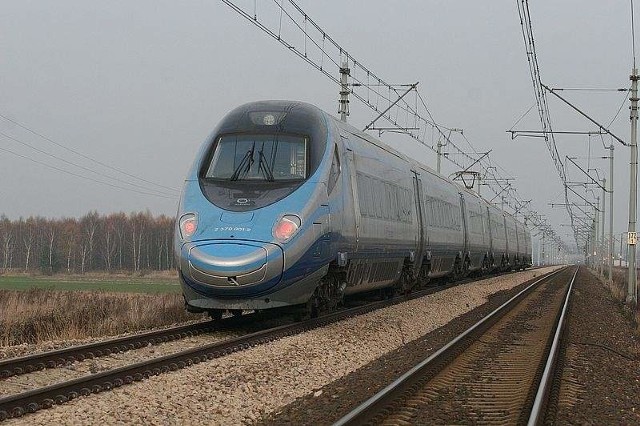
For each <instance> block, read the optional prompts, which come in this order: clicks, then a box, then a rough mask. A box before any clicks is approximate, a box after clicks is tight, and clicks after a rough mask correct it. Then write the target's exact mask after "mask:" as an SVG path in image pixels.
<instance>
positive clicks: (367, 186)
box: [364, 176, 375, 217]
mask: <svg viewBox="0 0 640 426" xmlns="http://www.w3.org/2000/svg"><path fill="white" fill-rule="evenodd" d="M364 182H365V184H364V187H365V194H364V203H365V204H366V205H367V216H368V217H375V210H374V208H373V201H372V200H371V192H372V191H371V178H370V177H369V176H365V177H364Z"/></svg>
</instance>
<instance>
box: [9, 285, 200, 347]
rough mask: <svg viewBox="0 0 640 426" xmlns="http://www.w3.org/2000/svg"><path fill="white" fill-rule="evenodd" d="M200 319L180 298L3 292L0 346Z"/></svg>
mask: <svg viewBox="0 0 640 426" xmlns="http://www.w3.org/2000/svg"><path fill="white" fill-rule="evenodd" d="M55 284H58V283H55ZM82 284H83V283H82V282H80V283H79V284H78V285H82ZM84 284H86V283H84ZM118 285H119V286H126V284H123V283H118ZM147 285H152V284H147ZM165 287H166V286H165ZM202 317H203V315H196V314H189V313H187V312H186V311H185V309H184V301H183V299H182V295H181V294H167V293H155V294H142V293H132V292H116V293H113V292H106V291H58V290H50V289H43V288H32V289H31V290H26V291H16V290H0V346H11V345H18V344H23V343H40V342H44V341H51V340H68V339H84V338H87V337H101V336H112V335H117V334H120V333H125V332H132V331H138V330H145V329H148V328H152V327H160V326H166V325H169V324H175V323H181V322H184V321H187V320H193V319H198V318H202Z"/></svg>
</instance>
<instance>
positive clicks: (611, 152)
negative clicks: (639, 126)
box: [607, 141, 614, 283]
mask: <svg viewBox="0 0 640 426" xmlns="http://www.w3.org/2000/svg"><path fill="white" fill-rule="evenodd" d="M613 243H614V241H613V141H612V142H611V145H609V250H608V252H607V258H608V259H609V282H610V283H613Z"/></svg>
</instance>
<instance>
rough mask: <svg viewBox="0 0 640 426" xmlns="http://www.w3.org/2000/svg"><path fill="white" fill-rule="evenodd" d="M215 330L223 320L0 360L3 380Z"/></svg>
mask: <svg viewBox="0 0 640 426" xmlns="http://www.w3.org/2000/svg"><path fill="white" fill-rule="evenodd" d="M214 329H220V323H217V324H216V323H214V322H212V321H206V322H200V323H196V324H188V325H180V326H175V327H171V328H167V329H164V330H154V331H147V332H144V333H139V334H134V335H131V336H123V337H117V338H114V339H109V340H102V341H99V342H94V343H87V344H85V345H79V346H71V347H68V348H63V349H56V350H53V351H47V352H40V353H36V354H29V355H24V356H20V357H15V358H9V359H4V360H2V361H0V379H4V378H7V377H11V376H17V375H21V374H27V373H31V372H33V371H37V370H44V369H45V368H55V367H59V366H62V365H65V364H66V363H68V362H75V361H83V360H85V359H89V358H96V357H100V356H103V355H109V354H111V353H115V352H125V351H129V350H132V349H137V348H141V347H143V346H147V345H155V344H158V343H163V342H168V341H171V340H177V339H182V338H185V337H190V336H195V335H198V334H201V333H203V332H207V331H212V330H214Z"/></svg>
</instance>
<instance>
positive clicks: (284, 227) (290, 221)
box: [273, 214, 301, 243]
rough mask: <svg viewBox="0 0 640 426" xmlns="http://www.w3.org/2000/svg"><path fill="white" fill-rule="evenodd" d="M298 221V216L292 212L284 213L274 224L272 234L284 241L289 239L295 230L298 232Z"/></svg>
mask: <svg viewBox="0 0 640 426" xmlns="http://www.w3.org/2000/svg"><path fill="white" fill-rule="evenodd" d="M300 223H301V222H300V218H299V217H298V216H295V215H292V214H287V215H284V216H282V218H281V219H280V220H279V221H278V223H276V224H275V225H274V227H273V236H274V237H276V238H277V239H278V240H280V241H282V242H283V243H285V242H287V241H289V240H290V239H291V237H293V236H294V235H295V233H296V232H298V229H299V228H300Z"/></svg>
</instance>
